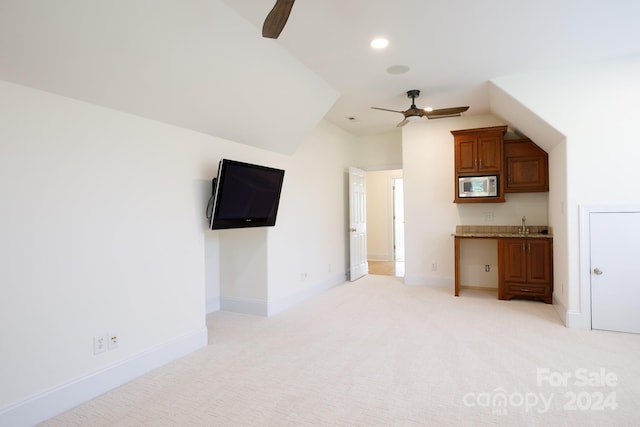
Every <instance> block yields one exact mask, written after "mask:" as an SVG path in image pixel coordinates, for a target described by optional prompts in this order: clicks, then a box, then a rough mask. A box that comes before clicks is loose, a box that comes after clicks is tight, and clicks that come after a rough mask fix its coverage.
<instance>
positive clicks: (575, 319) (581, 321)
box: [553, 296, 591, 330]
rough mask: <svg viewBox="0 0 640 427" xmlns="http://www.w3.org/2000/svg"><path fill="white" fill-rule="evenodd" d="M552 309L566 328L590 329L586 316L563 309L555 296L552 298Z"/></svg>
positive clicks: (588, 319)
mask: <svg viewBox="0 0 640 427" xmlns="http://www.w3.org/2000/svg"><path fill="white" fill-rule="evenodd" d="M553 308H555V309H556V313H558V316H560V320H562V323H564V325H565V326H566V327H567V328H570V329H586V330H590V329H591V319H590V318H589V315H588V314H586V313H581V312H578V311H569V310H567V307H565V306H564V304H563V303H562V302H561V301H560V299H559V298H556V297H555V296H554V298H553Z"/></svg>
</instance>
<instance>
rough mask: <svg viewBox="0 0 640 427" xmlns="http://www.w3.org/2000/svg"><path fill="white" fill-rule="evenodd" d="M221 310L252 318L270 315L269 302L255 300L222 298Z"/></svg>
mask: <svg viewBox="0 0 640 427" xmlns="http://www.w3.org/2000/svg"><path fill="white" fill-rule="evenodd" d="M220 310H222V311H232V312H234V313H241V314H250V315H252V316H267V315H268V314H269V306H268V303H267V301H265V300H259V299H254V298H238V297H220Z"/></svg>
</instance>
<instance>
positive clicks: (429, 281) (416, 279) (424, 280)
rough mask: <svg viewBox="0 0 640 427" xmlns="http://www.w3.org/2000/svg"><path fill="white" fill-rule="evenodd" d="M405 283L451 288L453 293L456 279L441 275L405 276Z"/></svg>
mask: <svg viewBox="0 0 640 427" xmlns="http://www.w3.org/2000/svg"><path fill="white" fill-rule="evenodd" d="M404 284H405V285H409V286H430V287H432V288H446V287H449V288H451V295H453V292H454V288H455V279H454V278H453V277H440V276H405V277H404Z"/></svg>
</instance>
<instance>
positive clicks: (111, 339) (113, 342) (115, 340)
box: [107, 334, 120, 350]
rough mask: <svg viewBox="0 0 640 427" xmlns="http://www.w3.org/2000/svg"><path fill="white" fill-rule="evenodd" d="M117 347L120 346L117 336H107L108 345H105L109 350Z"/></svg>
mask: <svg viewBox="0 0 640 427" xmlns="http://www.w3.org/2000/svg"><path fill="white" fill-rule="evenodd" d="M119 345H120V338H119V337H118V334H109V343H108V344H107V346H108V348H109V350H113V349H114V348H118V346H119Z"/></svg>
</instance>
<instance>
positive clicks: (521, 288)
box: [507, 284, 549, 296]
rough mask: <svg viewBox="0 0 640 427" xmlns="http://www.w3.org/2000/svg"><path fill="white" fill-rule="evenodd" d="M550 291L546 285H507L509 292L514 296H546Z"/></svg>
mask: <svg viewBox="0 0 640 427" xmlns="http://www.w3.org/2000/svg"><path fill="white" fill-rule="evenodd" d="M548 289H549V286H545V285H526V284H507V292H508V293H509V294H512V295H533V296H545V295H547V290H548Z"/></svg>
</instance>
